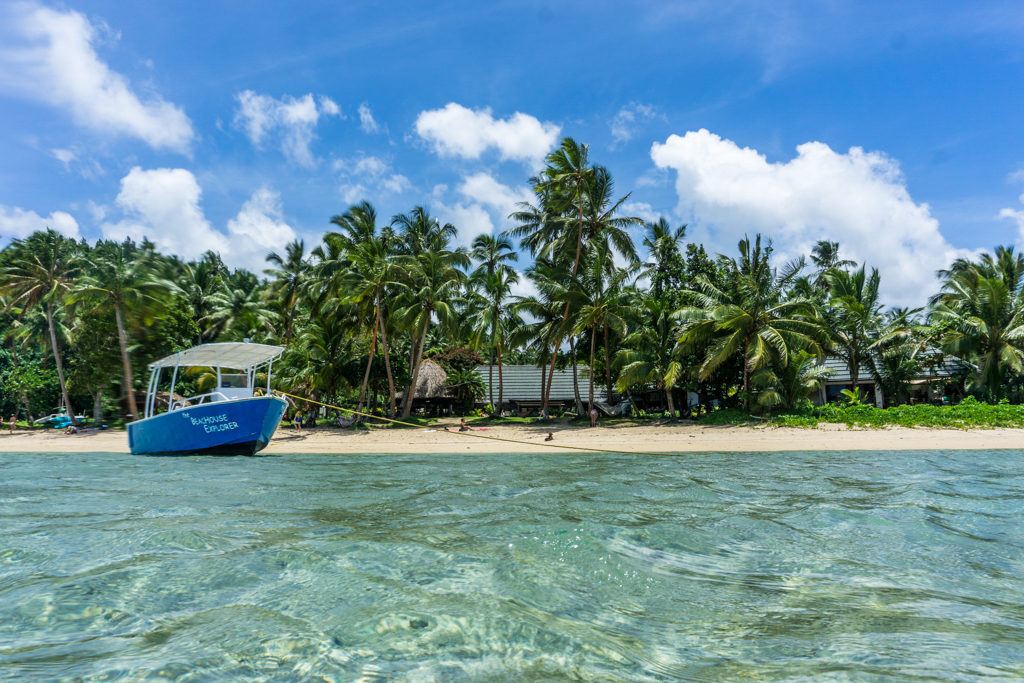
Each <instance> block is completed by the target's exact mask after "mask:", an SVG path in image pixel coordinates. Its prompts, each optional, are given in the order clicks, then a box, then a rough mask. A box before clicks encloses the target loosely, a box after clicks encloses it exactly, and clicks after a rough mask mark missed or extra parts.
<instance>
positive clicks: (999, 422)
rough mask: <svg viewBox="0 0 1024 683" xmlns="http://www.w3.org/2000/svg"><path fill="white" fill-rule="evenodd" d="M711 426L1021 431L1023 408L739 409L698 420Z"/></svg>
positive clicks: (977, 404) (972, 402)
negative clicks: (758, 414)
mask: <svg viewBox="0 0 1024 683" xmlns="http://www.w3.org/2000/svg"><path fill="white" fill-rule="evenodd" d="M702 423H704V424H712V425H766V426H774V427H801V428H815V427H818V426H819V425H821V424H843V425H847V426H849V427H860V428H869V429H880V428H883V427H932V428H936V429H997V428H1012V427H1015V428H1024V405H1020V404H1010V403H1005V402H1002V403H995V404H992V403H983V402H981V401H978V400H976V399H975V398H974V397H971V396H968V397H967V398H965V399H964V400H963V401H961V402H960V403H959V404H957V405H952V406H936V405H930V404H927V403H919V404H916V405H909V404H905V405H898V406H892V407H889V408H876V407H875V406H872V405H866V404H864V403H854V404H846V403H828V404H825V405H821V406H810V405H805V406H803V410H800V411H798V412H793V413H783V414H780V415H775V416H772V417H763V418H752V417H751V416H750V415H749V414H748V413H745V412H744V411H742V410H735V409H727V410H719V411H715V412H713V413H710V414H708V415H707V416H705V417H704V418H703V419H702Z"/></svg>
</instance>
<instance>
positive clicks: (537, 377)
mask: <svg viewBox="0 0 1024 683" xmlns="http://www.w3.org/2000/svg"><path fill="white" fill-rule="evenodd" d="M577 368H578V372H577V377H578V379H579V386H580V398H581V399H583V400H584V401H586V400H587V398H588V397H589V396H590V368H588V367H587V366H585V365H579V366H577ZM548 369H549V368H548V367H545V368H543V369H541V368H539V367H537V366H536V365H502V366H501V372H502V385H503V390H502V399H503V400H504V401H505V402H506V403H510V402H516V403H523V402H527V403H530V402H539V401H541V400H542V399H541V395H540V387H541V372H544V373H547V371H548ZM476 371H477V374H479V375H480V376H481V377H482V378H483V380H484V387H485V388H486V391H485V392H484V400H485V401H489V400H490V397H491V387H490V381H491V379H493V381H494V400H495V401H497V400H498V366H497V365H495V366H488V365H478V366H476ZM544 381H547V374H545V375H544ZM603 385H604V383H603V382H601V381H600V380H598V382H597V383H595V384H594V400H595V401H604V400H605V390H604V386H603ZM550 395H551V401H553V402H565V401H572V400H574V399H575V394H574V392H573V388H572V366H569V367H566V368H564V369H559V368H555V375H554V377H553V378H552V380H551V394H550Z"/></svg>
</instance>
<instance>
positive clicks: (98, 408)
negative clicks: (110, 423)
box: [92, 391, 103, 424]
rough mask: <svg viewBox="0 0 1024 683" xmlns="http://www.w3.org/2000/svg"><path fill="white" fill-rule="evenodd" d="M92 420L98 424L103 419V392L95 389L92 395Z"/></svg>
mask: <svg viewBox="0 0 1024 683" xmlns="http://www.w3.org/2000/svg"><path fill="white" fill-rule="evenodd" d="M92 421H93V422H95V423H96V424H99V423H100V422H102V421H103V392H102V391H97V392H95V393H93V395H92Z"/></svg>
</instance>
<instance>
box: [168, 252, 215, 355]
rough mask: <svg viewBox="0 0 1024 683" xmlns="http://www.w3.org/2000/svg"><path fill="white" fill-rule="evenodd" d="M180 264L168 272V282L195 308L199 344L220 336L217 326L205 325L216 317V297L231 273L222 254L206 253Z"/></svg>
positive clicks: (194, 314)
mask: <svg viewBox="0 0 1024 683" xmlns="http://www.w3.org/2000/svg"><path fill="white" fill-rule="evenodd" d="M175 265H177V266H180V267H172V268H171V271H172V272H170V273H166V276H167V277H166V280H167V282H168V286H169V287H171V288H172V289H173V290H175V291H176V292H177V293H178V294H179V296H181V297H182V298H184V299H185V301H186V302H187V303H188V306H189V308H190V309H191V311H192V318H193V319H194V320H195V321H196V323H197V324H198V325H200V328H199V336H198V337H197V338H196V344H202V343H203V342H206V341H210V340H212V339H213V338H214V337H216V336H217V332H218V330H217V328H216V327H215V326H212V325H208V324H207V325H206V326H205V327H204V326H203V324H204V323H208V322H209V321H210V320H211V319H212V314H213V297H214V294H216V293H217V292H219V291H220V290H221V288H222V287H223V286H224V280H225V279H226V278H227V277H228V269H227V267H226V266H225V265H224V262H223V261H221V258H220V256H219V255H218V254H217V253H216V252H213V251H208V252H206V253H205V254H203V255H202V257H201V258H200V259H199V260H198V261H194V262H191V263H186V264H184V265H180V264H175Z"/></svg>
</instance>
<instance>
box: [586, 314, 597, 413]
mask: <svg viewBox="0 0 1024 683" xmlns="http://www.w3.org/2000/svg"><path fill="white" fill-rule="evenodd" d="M596 345H597V330H594V329H591V330H590V391H589V392H588V393H589V396H588V400H589V402H590V405H588V406H587V407H588V411H587V412H588V413H589V412H590V411H591V410H593V409H594V348H595V347H596Z"/></svg>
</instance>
